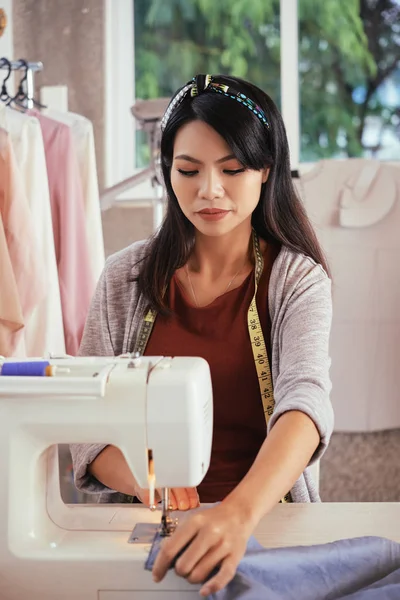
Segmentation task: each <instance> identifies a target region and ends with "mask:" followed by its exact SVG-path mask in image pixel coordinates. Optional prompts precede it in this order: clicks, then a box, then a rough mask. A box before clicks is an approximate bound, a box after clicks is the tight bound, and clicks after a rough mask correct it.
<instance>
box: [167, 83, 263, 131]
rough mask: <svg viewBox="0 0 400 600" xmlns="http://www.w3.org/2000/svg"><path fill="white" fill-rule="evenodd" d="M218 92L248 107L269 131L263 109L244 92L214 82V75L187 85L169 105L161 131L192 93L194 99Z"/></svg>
mask: <svg viewBox="0 0 400 600" xmlns="http://www.w3.org/2000/svg"><path fill="white" fill-rule="evenodd" d="M208 91H210V92H216V93H218V94H223V95H224V96H227V97H228V98H232V100H236V101H237V102H240V104H242V105H243V106H246V108H248V109H249V110H251V112H252V113H253V114H255V115H256V116H257V117H258V118H259V119H260V121H262V123H263V124H264V125H265V127H266V128H267V129H269V123H268V120H267V117H266V116H265V113H264V112H263V111H262V109H261V108H260V107H259V106H258V105H257V104H256V103H255V102H254V101H253V100H251V99H250V98H248V97H247V96H245V95H244V94H242V92H238V91H236V90H235V89H234V88H233V87H232V86H229V85H225V84H223V83H218V82H217V81H215V80H214V78H213V76H212V75H197V77H193V79H192V80H191V81H189V83H187V84H186V85H185V86H184V87H183V88H182V89H181V90H180V91H179V92H178V93H177V94H176V96H174V97H173V98H172V100H171V102H170V103H169V105H168V108H167V110H166V111H165V114H164V116H163V118H162V120H161V130H162V131H164V129H165V127H166V125H167V123H168V120H169V118H170V116H171V114H172V113H173V112H174V110H175V109H176V107H177V106H179V104H180V103H181V102H182V100H183V99H184V98H185V97H186V96H187V94H188V93H189V92H190V96H191V97H192V98H194V97H195V96H198V95H199V94H202V93H204V92H208Z"/></svg>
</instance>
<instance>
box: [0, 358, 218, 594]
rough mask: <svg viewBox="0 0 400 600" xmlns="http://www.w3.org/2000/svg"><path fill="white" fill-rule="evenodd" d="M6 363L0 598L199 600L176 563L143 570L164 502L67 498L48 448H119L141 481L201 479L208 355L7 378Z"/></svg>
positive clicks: (64, 366)
mask: <svg viewBox="0 0 400 600" xmlns="http://www.w3.org/2000/svg"><path fill="white" fill-rule="evenodd" d="M11 362H12V361H11V360H10V361H5V362H4V364H3V365H2V364H1V363H0V368H2V375H1V376H0V472H1V486H0V598H1V600H28V598H29V600H158V599H159V600H177V599H179V600H186V599H191V598H193V599H194V598H198V591H197V590H198V588H196V587H193V586H190V585H189V584H188V583H187V582H186V581H185V580H184V579H182V578H179V577H177V576H176V575H175V574H174V572H173V571H171V572H170V573H169V574H168V575H167V577H166V578H165V580H164V581H163V582H161V583H160V584H155V583H153V581H152V576H151V573H150V572H149V571H145V569H144V563H145V560H146V558H147V555H148V552H149V549H150V544H151V539H152V536H153V535H154V529H156V528H157V526H158V527H159V526H160V522H161V515H162V513H161V512H160V510H157V511H155V512H151V511H150V510H149V509H148V508H145V507H141V506H137V505H136V506H135V505H134V506H132V505H126V506H125V505H109V504H108V505H101V504H99V505H88V504H81V505H66V504H64V503H63V501H62V499H61V496H60V486H59V473H58V453H57V446H55V444H59V443H60V444H61V443H64V444H65V443H67V444H68V443H80V442H83V443H96V442H98V443H109V444H113V445H116V446H118V447H119V448H120V449H121V450H122V452H123V453H124V455H125V457H126V460H127V462H128V464H129V466H130V468H131V470H132V472H133V474H134V476H135V478H136V480H137V481H138V483H139V484H140V486H141V487H145V488H152V487H153V486H155V487H157V488H167V487H195V486H197V485H198V484H199V483H200V482H201V481H202V479H203V478H204V476H205V474H206V472H207V469H208V467H209V461H210V454H211V442H212V414H213V411H212V386H211V377H210V371H209V367H208V364H207V363H206V361H204V360H203V359H200V358H174V359H169V358H163V357H155V358H147V357H146V358H139V359H136V358H135V359H132V358H131V357H125V358H74V359H72V358H63V359H51V360H49V361H48V362H49V363H50V364H49V365H48V366H47V367H46V365H44V366H43V365H42V366H40V369H42V372H43V373H44V376H32V375H29V376H26V375H25V376H23V375H21V374H20V375H16V374H10V371H11V373H12V372H13V371H14V370H15V369H14V367H13V365H12V364H11ZM26 362H28V361H26ZM25 366H27V365H23V368H24V367H25ZM36 366H37V367H38V368H39V363H37V365H36ZM40 369H39V370H40ZM5 373H7V375H6V374H5ZM163 513H164V516H168V514H166V513H167V506H165V505H163ZM146 523H152V524H153V528H151V527H150V528H149V527H147V526H144V525H141V524H146ZM135 526H139V527H137V528H136V531H137V533H136V534H134V535H133V536H132V535H131V532H132V529H133V528H134V527H135ZM146 529H147V531H146ZM132 537H133V538H136V539H133V540H132ZM129 538H131V540H130V541H131V543H128V539H129ZM132 541H133V543H132Z"/></svg>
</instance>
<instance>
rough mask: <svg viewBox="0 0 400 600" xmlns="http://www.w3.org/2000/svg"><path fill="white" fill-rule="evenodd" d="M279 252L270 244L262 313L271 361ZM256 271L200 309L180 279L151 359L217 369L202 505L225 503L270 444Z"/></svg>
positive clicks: (156, 332)
mask: <svg viewBox="0 0 400 600" xmlns="http://www.w3.org/2000/svg"><path fill="white" fill-rule="evenodd" d="M278 253H279V248H277V247H273V246H270V245H268V246H267V248H266V250H265V252H264V271H263V274H262V276H261V280H260V285H259V288H258V292H257V299H256V300H257V309H258V314H259V316H260V321H261V326H262V329H263V332H264V338H265V343H266V345H267V351H268V356H269V357H270V356H271V351H270V333H271V322H270V316H269V311H268V284H269V278H270V273H271V269H272V265H273V262H274V260H275V258H276V256H277V255H278ZM253 294H254V270H253V271H252V272H251V273H250V275H248V277H246V279H245V280H244V281H243V283H242V284H241V285H240V286H239V287H237V288H235V289H232V290H229V291H228V292H226V293H225V294H223V295H222V296H219V297H218V298H216V299H215V300H214V301H213V302H211V304H208V305H207V306H205V307H201V308H197V307H195V306H194V305H193V303H192V302H191V299H190V298H188V296H187V295H186V292H185V290H184V289H183V287H182V285H181V284H180V283H179V280H178V278H177V277H176V276H174V277H173V279H172V281H171V285H170V287H169V306H170V307H171V309H172V310H173V311H174V315H173V316H172V317H161V316H160V315H159V316H158V317H157V319H156V322H155V324H154V328H153V332H152V334H151V337H150V339H149V342H148V344H147V348H146V351H145V354H146V355H147V356H160V355H163V356H199V357H202V358H204V359H205V360H206V361H207V362H208V364H209V366H210V370H211V378H212V386H213V402H214V432H213V445H212V453H211V464H210V468H209V470H208V472H207V474H206V476H205V478H204V480H203V481H202V483H201V484H200V485H199V487H198V492H199V496H200V501H201V502H218V501H220V500H223V499H224V498H225V496H227V495H228V494H229V492H230V491H231V490H232V489H233V488H234V487H236V485H237V484H238V483H239V482H240V481H241V479H242V478H243V477H244V476H245V475H246V473H247V472H248V470H249V469H250V467H251V465H252V464H253V462H254V459H255V458H256V456H257V454H258V452H259V450H260V447H261V445H262V443H263V442H264V439H265V434H266V425H265V419H264V412H263V406H262V400H261V395H260V388H259V385H258V379H257V372H256V367H255V364H254V359H253V353H252V349H251V344H250V337H249V331H248V327H247V310H248V308H249V305H250V302H251V299H252V297H253Z"/></svg>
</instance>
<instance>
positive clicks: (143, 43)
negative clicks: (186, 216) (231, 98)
mask: <svg viewBox="0 0 400 600" xmlns="http://www.w3.org/2000/svg"><path fill="white" fill-rule="evenodd" d="M134 24H135V71H136V97H137V98H143V99H147V98H156V97H161V96H171V95H172V94H173V92H174V91H175V90H176V89H177V88H178V87H179V86H181V85H183V84H184V83H186V82H187V81H189V80H190V79H191V78H192V77H193V75H195V74H196V73H225V74H234V75H236V76H238V77H243V78H245V79H249V80H250V81H252V82H254V83H256V84H257V85H259V86H260V87H262V88H263V89H265V90H268V93H269V94H270V95H271V96H272V98H273V99H274V100H275V101H276V102H278V103H279V95H280V52H279V42H280V40H279V31H280V24H279V0H251V2H249V0H135V2H134ZM139 134H140V132H139ZM138 137H139V139H138V140H137V149H138V151H137V154H138V158H137V160H138V166H141V165H142V164H143V163H146V162H147V156H146V152H147V150H146V146H145V144H144V143H143V142H144V140H143V138H142V136H141V135H139V136H138Z"/></svg>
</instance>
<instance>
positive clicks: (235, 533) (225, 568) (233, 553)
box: [153, 503, 252, 596]
mask: <svg viewBox="0 0 400 600" xmlns="http://www.w3.org/2000/svg"><path fill="white" fill-rule="evenodd" d="M251 533H252V526H251V525H250V523H248V522H246V518H245V517H244V516H242V515H241V514H240V511H239V510H237V509H236V507H234V506H232V505H228V504H224V503H222V504H218V505H217V506H214V507H212V508H209V509H205V510H202V511H199V512H197V513H196V514H194V515H192V516H191V517H189V518H188V519H187V520H185V521H184V522H183V523H182V524H181V525H179V526H178V527H177V529H176V531H175V532H174V533H173V535H172V536H171V537H170V538H167V539H166V540H165V541H164V542H163V543H162V544H161V549H160V552H159V554H158V556H157V559H156V561H155V563H154V567H153V579H154V581H161V580H162V579H163V578H164V576H165V575H166V573H167V571H168V569H169V567H170V565H171V564H172V563H173V561H174V559H175V557H176V556H177V555H178V554H179V553H180V552H182V551H183V550H184V549H185V550H184V551H183V552H182V554H181V556H180V557H179V558H178V560H177V561H176V564H175V571H176V573H177V574H178V575H180V576H181V577H184V578H185V579H187V580H188V581H189V582H190V583H203V582H204V581H205V580H206V579H207V577H208V576H209V575H210V573H211V572H212V571H213V570H214V569H216V568H218V569H219V570H218V572H217V573H216V575H214V577H212V578H211V579H210V580H209V581H207V582H206V583H205V584H204V586H203V587H202V588H201V590H200V594H201V595H202V596H208V595H209V594H214V593H216V592H218V591H220V590H222V589H223V588H224V587H225V586H226V585H228V583H229V582H230V581H231V580H232V579H233V577H234V575H235V573H236V568H237V566H238V564H239V562H240V560H241V559H242V557H243V555H244V553H245V550H246V545H247V541H248V539H249V537H250V535H251Z"/></svg>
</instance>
